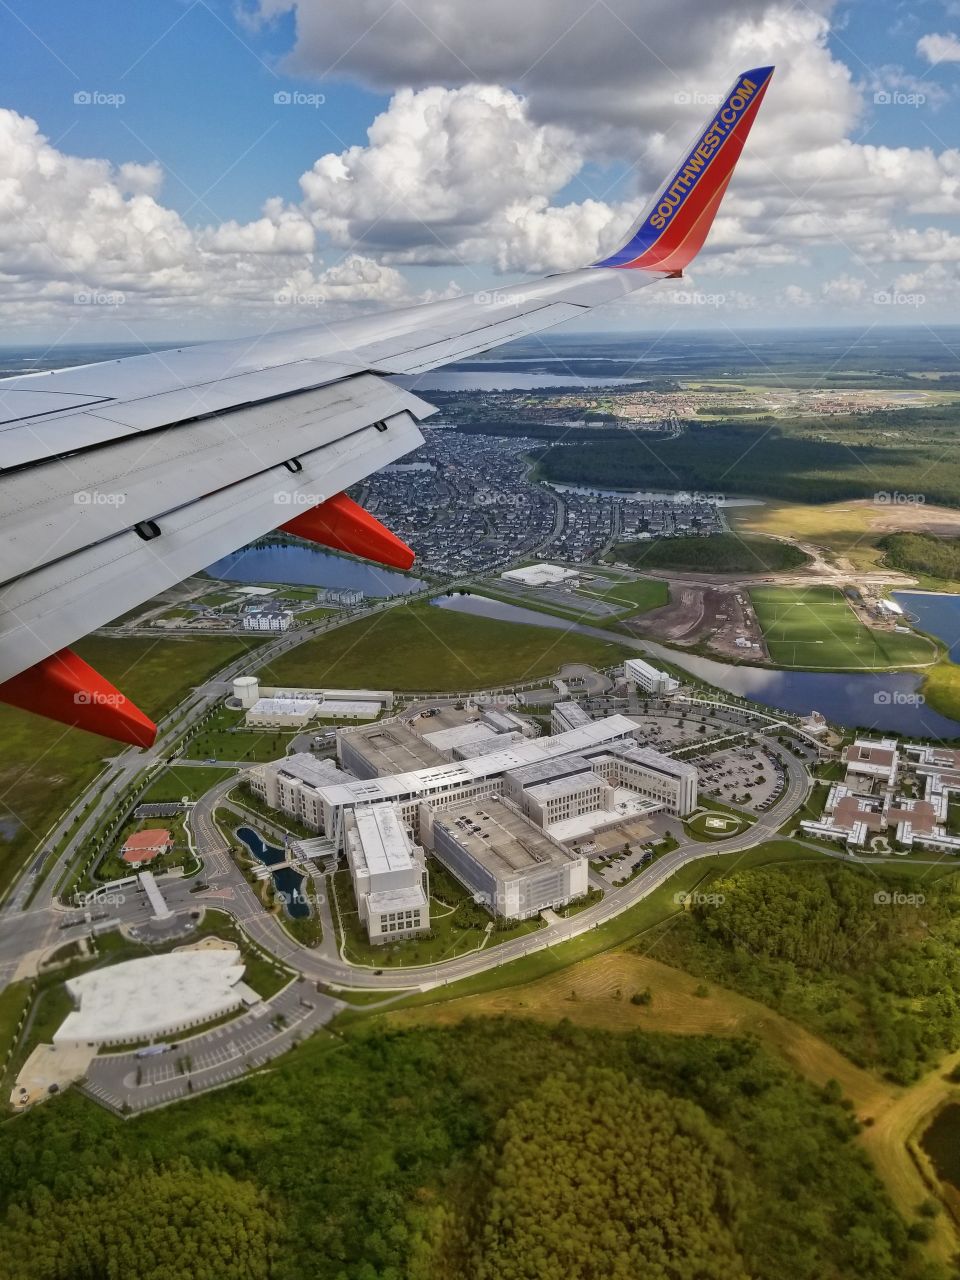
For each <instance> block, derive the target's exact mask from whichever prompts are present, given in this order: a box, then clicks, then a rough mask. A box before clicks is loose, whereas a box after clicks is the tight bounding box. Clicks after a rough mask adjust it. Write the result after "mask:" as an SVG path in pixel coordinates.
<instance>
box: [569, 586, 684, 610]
mask: <svg viewBox="0 0 960 1280" xmlns="http://www.w3.org/2000/svg"><path fill="white" fill-rule="evenodd" d="M579 594H580V595H582V596H590V597H591V598H592V599H594V600H603V601H605V602H606V603H607V604H611V605H618V606H621V607H622V608H623V609H624V610H629V611H630V612H631V613H645V612H646V611H647V610H648V609H659V608H660V607H661V606H662V605H665V604H666V603H667V602H668V600H669V599H670V589H669V587H668V586H667V584H666V583H665V582H660V581H658V580H657V579H655V578H638V579H636V580H634V581H632V580H631V579H630V578H623V579H621V580H620V581H618V582H614V583H613V584H612V585H611V586H609V587H606V588H604V589H603V590H602V591H594V590H592V588H591V587H590V585H589V584H587V585H586V586H584V587H581V588H580V591H579Z"/></svg>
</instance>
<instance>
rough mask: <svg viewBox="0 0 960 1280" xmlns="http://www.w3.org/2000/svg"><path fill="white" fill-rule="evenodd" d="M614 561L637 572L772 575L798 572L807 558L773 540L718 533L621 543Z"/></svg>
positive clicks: (615, 550) (614, 553)
mask: <svg viewBox="0 0 960 1280" xmlns="http://www.w3.org/2000/svg"><path fill="white" fill-rule="evenodd" d="M613 558H614V559H615V560H618V561H621V562H622V563H624V564H630V565H635V566H636V567H637V568H638V569H674V570H676V571H677V572H678V573H772V572H782V571H785V570H790V569H799V568H800V567H801V566H802V565H804V564H806V563H807V559H808V558H807V556H806V555H804V553H803V552H802V551H799V550H798V549H797V548H796V547H793V546H790V544H789V543H786V542H780V541H778V540H777V539H776V538H765V537H758V536H756V535H749V534H746V535H741V534H734V533H718V534H714V535H712V536H711V537H709V538H697V537H688V538H654V539H653V540H651V541H650V542H620V543H617V545H616V546H615V547H614V549H613Z"/></svg>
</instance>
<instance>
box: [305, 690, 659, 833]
mask: <svg viewBox="0 0 960 1280" xmlns="http://www.w3.org/2000/svg"><path fill="white" fill-rule="evenodd" d="M636 732H637V725H636V724H635V723H634V721H632V720H629V719H628V718H627V717H626V716H621V715H613V716H607V717H606V718H605V719H604V720H592V721H591V722H590V723H589V724H586V725H584V726H583V727H582V728H580V729H572V730H570V731H569V732H567V733H560V734H556V735H554V736H553V737H547V738H535V739H523V740H522V741H520V742H516V743H511V744H509V745H508V746H505V747H504V748H503V750H501V751H489V752H486V753H485V754H480V755H476V756H470V757H469V758H468V759H466V760H459V761H452V762H446V761H444V762H443V763H441V764H437V765H432V766H430V767H428V768H419V769H412V770H410V771H408V772H403V773H394V774H390V775H388V776H383V777H367V778H351V779H350V780H349V781H341V782H339V783H335V784H333V785H331V786H326V787H323V788H322V789H321V791H322V801H323V807H324V817H323V830H324V831H326V833H327V834H328V835H329V836H330V837H331V839H334V840H336V841H337V843H338V847H342V839H343V837H342V834H341V831H342V820H343V814H344V813H345V812H346V811H348V810H350V809H354V808H357V807H358V806H361V805H366V804H376V803H378V802H379V801H383V800H387V801H391V802H392V803H395V804H398V805H399V806H400V811H401V815H402V818H403V821H404V822H405V823H407V824H408V825H409V826H410V827H412V829H413V831H414V834H415V835H416V834H418V824H419V821H420V804H421V801H424V800H426V801H429V802H430V804H431V805H432V806H433V807H434V808H446V807H448V806H449V805H452V804H458V803H460V802H461V801H463V800H469V799H474V798H478V797H480V796H485V795H490V794H491V793H499V792H500V791H501V790H502V780H503V776H504V774H505V773H507V772H508V771H509V770H512V769H519V768H522V767H523V766H524V765H529V764H535V763H537V762H538V761H541V760H551V759H557V758H559V757H562V756H569V755H572V754H577V753H580V754H582V753H583V752H584V751H586V750H588V749H590V748H597V747H602V746H604V745H606V744H609V743H612V742H616V741H618V740H622V739H629V740H630V741H631V742H633V741H634V734H636ZM403 745H404V746H406V744H403ZM343 759H344V763H345V764H346V763H348V761H347V759H346V756H344V757H343ZM351 763H352V762H351Z"/></svg>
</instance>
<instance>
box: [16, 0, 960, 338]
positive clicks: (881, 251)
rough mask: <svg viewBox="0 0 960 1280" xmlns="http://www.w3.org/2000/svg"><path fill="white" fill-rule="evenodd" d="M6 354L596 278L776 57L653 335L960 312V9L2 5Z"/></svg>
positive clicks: (783, 0)
mask: <svg viewBox="0 0 960 1280" xmlns="http://www.w3.org/2000/svg"><path fill="white" fill-rule="evenodd" d="M0 15H2V22H3V28H4V39H3V43H2V47H0V69H2V75H0V294H2V303H3V309H2V313H0V314H2V316H3V317H4V323H3V325H2V327H0V345H7V346H9V345H24V344H27V343H40V344H63V343H71V342H81V341H111V342H131V343H136V342H140V341H143V342H162V341H171V340H177V341H185V340H188V339H191V338H196V339H203V338H212V337H230V336H235V335H236V336H239V335H242V334H246V333H254V332H258V331H261V330H263V329H265V328H287V327H299V326H302V325H305V324H310V323H315V322H318V321H321V322H329V321H331V320H336V319H339V318H342V317H349V316H353V315H356V314H359V313H362V312H365V311H369V310H373V309H377V308H385V307H395V306H402V305H409V304H411V303H416V302H421V301H429V300H431V299H434V298H443V297H449V296H454V295H456V294H459V293H463V292H471V291H474V290H477V289H484V290H490V289H498V288H501V287H503V286H504V285H506V284H507V283H509V282H510V281H511V280H521V279H525V278H531V277H535V276H538V275H542V274H545V273H548V272H557V271H564V270H570V269H573V268H576V267H578V266H582V265H585V264H586V263H589V262H591V261H593V260H594V259H596V258H597V257H598V256H601V255H602V254H603V253H605V252H609V251H611V250H612V249H614V248H615V247H617V245H618V244H619V243H621V242H622V239H623V236H624V233H625V231H626V230H627V229H628V227H629V226H630V224H631V223H632V222H633V221H634V219H635V218H636V216H637V215H638V213H639V212H640V211H641V210H642V208H643V207H644V206H645V204H646V203H647V202H648V201H649V199H650V197H651V196H652V195H653V194H654V192H655V191H656V190H657V188H658V186H659V185H660V183H661V182H662V180H663V179H664V177H665V176H666V175H667V174H668V173H669V172H670V171H671V170H672V168H673V167H674V166H675V165H676V163H677V162H678V161H679V159H680V158H681V156H682V154H683V152H684V150H685V147H686V145H687V144H688V143H689V141H690V140H691V138H693V137H694V136H695V135H696V133H697V131H698V128H699V126H701V125H702V123H703V122H704V121H705V120H706V119H707V118H709V116H710V115H711V114H712V109H713V107H714V106H715V103H716V101H717V99H718V98H719V97H722V95H723V94H724V92H725V90H726V89H727V88H728V87H729V85H730V84H731V82H732V81H733V79H734V77H735V76H736V75H737V74H738V73H739V72H741V71H744V70H747V69H749V68H751V67H754V66H758V65H765V64H769V63H774V64H775V65H776V67H777V70H776V74H775V76H774V80H773V82H772V84H771V87H770V89H769V91H768V93H767V96H766V99H765V101H764V104H763V108H762V110H761V113H760V117H759V119H758V121H757V124H756V125H755V127H754V130H753V133H752V135H751V137H750V140H749V143H748V147H747V150H746V152H745V153H744V156H743V158H742V159H741V162H740V165H739V166H738V169H737V173H736V175H735V178H734V181H733V183H732V185H731V187H730V189H729V191H728V193H727V197H726V199H725V202H724V205H723V208H722V210H721V213H720V216H719V217H718V219H717V222H716V223H715V225H714V229H713V232H712V235H711V237H710V240H709V241H708V245H707V247H706V249H705V250H704V251H703V253H702V254H701V256H700V258H699V259H698V260H697V261H696V263H695V264H694V265H693V267H691V268H690V269H689V271H688V273H687V278H686V279H685V280H683V281H677V282H673V283H670V284H664V285H658V286H657V287H656V288H653V289H649V290H643V291H641V292H640V293H639V294H637V295H635V296H634V298H632V299H631V300H630V301H629V302H624V303H621V304H616V305H615V306H614V307H612V308H609V309H606V310H605V311H603V312H598V313H597V317H596V320H595V321H594V324H595V326H596V327H598V328H602V329H616V330H622V331H629V330H641V331H644V332H649V331H651V330H656V329H658V328H660V327H661V326H663V325H669V326H671V327H677V326H679V327H684V326H687V327H694V328H707V327H710V326H711V325H713V324H714V323H722V324H724V325H726V326H728V327H743V328H747V327H754V326H758V325H759V326H772V325H775V326H777V327H783V326H790V325H817V324H831V325H837V324H852V325H853V324H856V325H864V324H866V325H873V324H885V325H886V324H896V325H901V324H921V325H928V326H931V327H933V326H937V325H942V324H946V323H954V322H955V321H956V319H957V311H956V307H955V305H954V299H955V296H956V279H957V268H958V261H960V225H958V214H960V150H958V147H957V145H955V144H956V141H957V139H958V136H960V135H958V124H960V0H913V3H901V0H854V2H853V3H835V2H833V0H810V2H809V3H803V2H800V3H790V2H789V0H711V2H710V3H709V4H705V3H704V0H522V3H518V0H483V3H480V4H478V3H477V2H476V0H238V2H237V3H229V2H228V0H223V2H221V0H153V3H151V4H149V5H138V4H126V5H122V6H120V5H110V4H105V3H103V0H45V2H44V4H43V5H37V4H35V3H26V0H0Z"/></svg>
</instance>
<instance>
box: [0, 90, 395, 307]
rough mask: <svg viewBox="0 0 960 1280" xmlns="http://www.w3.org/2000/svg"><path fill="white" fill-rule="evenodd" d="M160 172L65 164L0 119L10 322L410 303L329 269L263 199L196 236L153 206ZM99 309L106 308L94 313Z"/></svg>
mask: <svg viewBox="0 0 960 1280" xmlns="http://www.w3.org/2000/svg"><path fill="white" fill-rule="evenodd" d="M162 176H163V175H162V171H161V170H160V168H159V166H157V165H152V164H151V165H138V164H123V165H120V166H119V167H117V168H114V167H113V166H111V165H110V164H109V163H107V162H106V161H104V160H95V159H94V160H91V159H80V158H77V157H75V156H70V155H67V154H65V153H63V152H62V151H60V150H58V149H57V148H56V147H54V146H52V145H51V143H50V142H49V141H48V140H47V139H46V138H45V137H44V136H43V134H42V133H41V132H40V130H39V128H38V126H37V124H36V122H35V121H33V120H30V119H28V118H26V117H24V116H20V115H18V114H17V113H16V112H14V111H9V110H0V277H2V280H3V292H4V298H5V303H6V306H7V310H8V315H10V316H12V317H17V318H19V319H21V320H25V321H30V320H42V319H43V318H45V317H52V316H57V317H59V318H61V319H63V318H67V317H69V318H70V319H72V320H73V321H76V320H77V318H78V313H77V312H76V311H73V310H72V308H74V307H75V305H76V304H77V302H78V301H79V303H80V304H82V305H83V306H84V307H85V310H84V312H83V313H82V314H83V318H84V321H85V323H87V324H89V323H91V322H93V323H95V322H96V320H97V319H101V318H103V319H105V318H107V317H108V316H109V317H111V318H113V319H115V318H116V317H117V315H118V309H119V307H121V306H122V307H123V311H122V316H123V318H124V322H125V323H129V324H131V325H132V324H134V323H135V322H136V319H137V317H142V316H149V315H151V314H158V313H161V312H164V311H165V312H166V313H167V314H168V315H170V316H174V315H176V316H177V317H180V318H183V317H197V316H201V315H209V314H213V315H217V314H219V315H220V316H221V317H222V316H223V315H224V314H226V313H227V312H228V309H229V310H230V311H234V310H235V309H236V307H237V306H240V307H242V308H249V309H251V310H252V311H254V312H256V313H257V314H258V315H262V316H264V317H266V318H267V319H272V318H273V317H272V316H271V315H270V313H271V310H272V308H273V307H274V299H275V297H276V296H277V295H278V294H281V293H283V294H285V295H286V296H287V297H288V298H289V299H294V300H295V299H297V298H308V299H309V300H310V301H309V303H308V305H319V304H320V303H321V302H322V303H332V304H336V305H340V304H349V303H357V302H360V303H371V302H396V301H404V300H407V301H413V300H414V299H413V298H412V297H411V296H410V290H409V288H408V287H407V286H406V284H405V282H404V280H403V278H402V276H401V275H400V274H399V272H397V271H396V270H394V269H392V268H390V267H388V266H383V265H381V264H380V263H378V262H376V261H374V260H372V259H371V258H370V257H368V256H364V255H361V254H359V253H353V254H350V255H349V256H347V257H346V258H345V260H344V261H342V262H334V263H332V264H331V265H329V266H325V265H324V262H323V261H322V260H321V259H320V258H317V257H316V255H315V248H316V244H315V241H316V231H315V228H314V226H313V224H312V223H311V221H310V219H309V218H308V216H307V215H306V213H305V212H304V211H302V210H301V209H299V208H295V207H291V206H288V205H285V204H284V203H283V201H281V200H279V199H270V200H268V201H267V202H266V204H265V205H264V208H263V215H262V217H260V218H258V219H255V220H254V221H252V222H249V223H239V222H236V221H227V222H224V223H221V224H220V225H218V226H211V227H205V228H202V229H199V230H196V229H193V228H191V227H189V226H187V225H186V223H185V222H184V221H183V219H182V218H181V217H180V215H179V214H178V213H177V212H176V211H174V210H172V209H170V208H167V207H165V206H164V205H163V204H162V203H161V201H160V199H159V195H160V187H161V182H162ZM101 298H102V299H103V304H104V309H103V310H102V311H100V310H97V309H96V308H95V307H93V306H92V303H94V302H96V301H97V300H98V299H101Z"/></svg>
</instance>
